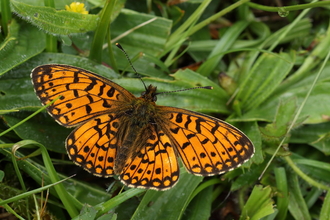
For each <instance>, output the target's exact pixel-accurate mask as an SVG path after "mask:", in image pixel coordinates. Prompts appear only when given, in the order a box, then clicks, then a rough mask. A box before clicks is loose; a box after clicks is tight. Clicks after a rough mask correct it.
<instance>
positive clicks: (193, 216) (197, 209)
mask: <svg viewBox="0 0 330 220" xmlns="http://www.w3.org/2000/svg"><path fill="white" fill-rule="evenodd" d="M212 194H213V187H211V186H209V187H207V188H206V189H204V190H202V191H201V192H200V193H198V194H197V195H196V196H195V197H194V198H193V200H192V201H191V202H190V203H189V206H188V207H187V209H186V212H185V215H184V216H183V218H182V219H189V220H202V219H210V215H211V208H212V199H213V196H212Z"/></svg>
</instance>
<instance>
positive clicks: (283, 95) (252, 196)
mask: <svg viewBox="0 0 330 220" xmlns="http://www.w3.org/2000/svg"><path fill="white" fill-rule="evenodd" d="M54 2H55V3H56V4H55V3H54ZM164 2H165V1H133V0H128V1H125V0H117V1H110V2H107V3H104V1H85V2H84V3H85V5H87V10H88V11H89V14H88V15H86V14H83V13H79V12H83V10H81V11H79V10H78V11H77V10H76V12H71V11H63V10H64V9H65V5H70V2H69V1H65V0H63V1H52V0H49V1H45V3H44V2H42V1H32V0H31V1H27V0H26V1H23V0H2V1H1V17H0V19H1V36H0V40H1V47H0V114H1V115H2V117H1V123H0V153H1V154H0V199H1V200H0V206H1V207H2V209H1V213H0V218H1V217H4V216H6V215H7V214H8V213H10V215H15V216H16V217H17V218H20V219H23V218H24V219H32V218H36V219H37V218H41V219H46V218H47V219H71V218H76V219H267V220H270V219H299V220H301V219H320V220H327V219H330V194H329V193H328V191H329V189H330V184H329V183H330V175H329V172H330V165H329V159H330V158H329V154H330V143H329V131H330V122H329V120H330V102H329V100H330V92H329V88H330V65H329V61H328V59H329V51H330V50H329V48H330V28H329V14H330V13H329V7H330V1H314V2H313V3H307V4H306V1H290V2H284V1H276V3H275V1H274V2H272V3H269V2H270V1H253V2H254V3H252V2H249V1H247V0H240V1H215V0H214V1H211V0H204V1H202V0H200V1H198V0H195V1H189V0H188V1H186V2H184V3H180V1H168V4H166V3H164ZM269 4H271V5H269ZM281 4H288V5H281ZM45 5H46V6H45ZM279 6H287V7H279ZM54 8H56V10H55V9H54ZM61 10H62V11H61ZM71 10H72V8H71ZM12 12H13V13H12ZM7 24H8V25H7ZM109 26H110V29H109V28H108V27H109ZM116 42H119V43H120V44H121V45H122V46H123V47H124V48H125V50H126V51H127V53H128V55H129V57H130V59H131V60H132V63H133V65H134V67H135V69H136V70H137V72H138V73H139V74H140V75H142V76H143V80H144V82H145V83H146V84H150V83H152V84H153V85H155V86H157V87H158V89H159V91H174V90H178V89H184V88H191V87H195V86H213V87H214V89H213V90H204V89H195V90H190V91H184V92H178V93H172V94H166V95H159V96H158V101H157V104H159V105H166V106H175V107H180V108H185V109H189V110H194V111H198V112H204V113H207V114H209V115H213V116H215V117H218V118H221V119H223V120H226V121H227V122H229V123H231V124H233V125H235V126H236V127H238V128H239V129H240V130H242V131H243V132H244V133H245V134H246V135H247V136H248V137H249V138H250V139H251V140H252V142H253V143H254V147H255V154H254V156H253V158H252V159H250V160H249V162H247V163H245V164H244V165H242V167H240V168H238V169H235V170H233V171H230V172H228V173H226V174H224V175H221V176H213V177H205V178H202V177H199V176H194V175H191V174H188V173H187V172H186V171H185V169H184V168H181V174H180V180H179V182H178V184H177V185H176V186H175V187H173V188H172V189H170V190H168V191H163V192H159V191H154V190H145V189H133V188H127V187H124V188H122V184H121V183H120V181H118V178H117V177H115V178H108V179H104V178H98V177H94V176H92V175H91V174H89V173H87V172H86V171H84V170H83V169H82V168H80V167H78V166H75V165H74V164H73V163H72V161H70V160H69V159H68V158H67V156H66V155H67V153H66V150H65V145H64V141H65V139H66V137H67V136H68V134H69V133H70V131H71V130H70V129H67V128H64V127H62V126H60V125H58V124H57V123H56V122H55V121H54V120H53V119H52V118H51V117H50V116H49V115H48V114H47V113H46V111H45V110H44V109H41V104H40V101H39V100H38V99H37V97H36V94H35V93H34V91H33V86H32V84H31V79H30V72H31V70H32V69H33V68H35V67H36V66H38V65H42V64H50V63H57V64H68V65H73V66H77V67H81V68H84V69H87V70H90V71H92V72H95V73H98V74H100V75H102V76H105V77H107V78H109V79H112V80H113V81H115V82H116V83H118V84H120V85H121V86H123V87H124V88H126V89H127V90H129V91H130V92H132V93H134V94H135V95H139V94H140V93H141V92H142V91H143V90H144V87H143V84H142V83H141V82H140V80H139V79H137V78H136V76H135V74H134V73H133V71H132V70H131V67H130V66H129V65H128V61H127V59H126V57H125V55H124V54H123V53H122V52H121V51H120V50H119V49H118V48H117V47H115V46H114V43H116ZM110 67H111V68H110ZM328 68H329V69H328ZM40 110H42V112H40V113H39V112H37V111H40ZM33 113H35V114H34V116H33V117H30V115H31V114H33ZM17 125H18V126H17ZM73 174H76V175H75V176H74V177H72V175H73ZM68 177H69V178H68ZM60 181H61V182H60ZM78 215H79V217H78Z"/></svg>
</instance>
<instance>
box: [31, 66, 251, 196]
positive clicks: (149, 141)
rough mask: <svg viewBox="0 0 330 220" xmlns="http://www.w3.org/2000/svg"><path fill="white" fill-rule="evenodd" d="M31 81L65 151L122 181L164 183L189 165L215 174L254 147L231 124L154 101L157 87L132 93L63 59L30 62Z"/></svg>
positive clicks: (202, 173)
mask: <svg viewBox="0 0 330 220" xmlns="http://www.w3.org/2000/svg"><path fill="white" fill-rule="evenodd" d="M31 78H32V83H33V85H34V90H35V93H36V95H37V96H38V98H39V99H40V101H41V103H42V104H43V105H47V104H49V103H50V102H52V101H53V100H54V99H56V98H58V97H59V98H58V100H56V101H55V102H54V103H52V104H51V105H50V106H48V107H47V111H48V113H49V114H50V115H51V116H52V117H53V118H54V119H55V120H56V121H57V122H58V123H59V124H60V125H63V126H65V127H76V128H75V129H74V130H73V131H72V132H71V133H70V134H69V136H68V137H67V139H66V141H65V142H66V143H65V145H66V150H67V152H68V156H69V158H70V159H71V160H72V161H73V162H74V163H75V164H77V165H79V166H81V167H83V168H84V169H85V170H87V171H88V172H90V173H92V174H94V175H96V176H99V177H111V176H114V175H118V176H119V179H120V180H121V182H122V183H123V184H125V185H127V186H129V187H135V188H146V189H154V190H167V189H169V188H171V187H173V186H174V185H175V184H176V183H177V181H178V179H179V165H178V164H179V163H178V157H180V158H181V160H182V162H183V164H184V166H185V167H186V169H187V170H188V172H190V173H192V174H194V175H199V176H212V175H217V174H221V173H224V172H227V171H230V170H233V169H234V168H236V167H239V166H240V165H241V164H243V163H244V162H246V161H247V160H249V159H250V158H251V157H252V156H253V154H254V147H253V144H252V142H251V141H250V140H249V138H248V137H247V136H246V135H245V134H243V133H242V132H241V131H240V130H238V129H237V128H235V127H234V126H232V125H230V124H228V123H226V122H224V121H222V120H220V119H217V118H214V117H211V116H208V115H205V114H201V113H197V112H193V111H189V110H186V109H182V108H175V107H168V106H159V105H156V104H155V102H156V98H157V88H156V87H155V86H152V85H149V86H148V87H146V91H144V92H142V94H141V97H136V96H134V95H133V94H132V93H130V92H129V91H127V90H126V89H124V88H123V87H121V86H120V85H118V84H116V83H115V82H113V81H111V80H109V79H107V78H104V77H102V76H99V75H97V74H95V73H92V72H90V71H87V70H85V69H81V68H78V67H74V66H68V65H62V64H49V65H41V66H38V67H36V68H35V69H33V70H32V73H31Z"/></svg>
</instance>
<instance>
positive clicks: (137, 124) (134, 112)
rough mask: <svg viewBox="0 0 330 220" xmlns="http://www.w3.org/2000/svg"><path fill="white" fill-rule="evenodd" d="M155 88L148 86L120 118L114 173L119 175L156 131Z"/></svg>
mask: <svg viewBox="0 0 330 220" xmlns="http://www.w3.org/2000/svg"><path fill="white" fill-rule="evenodd" d="M155 101H156V87H154V86H152V85H150V86H149V87H148V89H147V91H145V92H143V93H142V95H141V97H139V98H136V99H134V100H132V101H131V102H130V104H129V109H128V110H126V111H125V116H124V117H122V120H123V123H122V126H121V127H120V128H119V130H118V136H119V137H121V138H119V139H120V140H119V143H118V149H117V150H118V151H117V155H116V159H115V164H116V165H115V167H114V171H115V173H116V174H119V173H121V171H122V170H123V168H124V166H125V164H127V161H128V160H129V159H130V158H131V159H133V158H134V157H136V156H138V155H137V153H138V152H141V150H142V151H143V149H142V148H143V147H145V145H143V144H144V143H146V142H147V140H148V139H150V138H151V136H152V135H153V130H154V129H157V128H156V127H157V124H156V122H155V118H157V117H159V116H158V115H157V109H156V108H157V107H156V104H155Z"/></svg>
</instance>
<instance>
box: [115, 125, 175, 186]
mask: <svg viewBox="0 0 330 220" xmlns="http://www.w3.org/2000/svg"><path fill="white" fill-rule="evenodd" d="M156 127H157V126H154V129H153V130H152V136H153V137H152V138H150V139H149V140H148V141H147V142H146V143H145V144H144V146H143V147H142V148H141V151H140V152H138V153H137V155H136V156H135V157H134V158H130V159H128V161H127V163H126V166H125V168H124V169H123V172H122V174H121V175H120V179H121V181H122V182H123V183H124V184H125V185H128V186H130V187H138V188H151V189H156V190H166V189H169V188H171V187H173V186H174V185H175V184H176V183H177V181H178V179H179V165H178V161H177V156H176V153H175V150H174V148H173V146H172V145H171V143H170V139H169V137H168V136H167V135H166V134H165V133H164V132H163V131H161V130H157V128H156Z"/></svg>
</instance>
